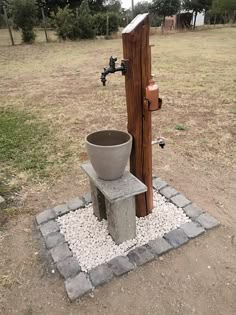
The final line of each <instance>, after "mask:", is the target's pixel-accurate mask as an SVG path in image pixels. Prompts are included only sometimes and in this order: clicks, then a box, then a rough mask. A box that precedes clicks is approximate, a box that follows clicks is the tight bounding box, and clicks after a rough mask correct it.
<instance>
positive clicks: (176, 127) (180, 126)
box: [175, 124, 187, 130]
mask: <svg viewBox="0 0 236 315" xmlns="http://www.w3.org/2000/svg"><path fill="white" fill-rule="evenodd" d="M186 129H187V128H186V127H185V126H184V125H181V124H177V125H176V126H175V130H186Z"/></svg>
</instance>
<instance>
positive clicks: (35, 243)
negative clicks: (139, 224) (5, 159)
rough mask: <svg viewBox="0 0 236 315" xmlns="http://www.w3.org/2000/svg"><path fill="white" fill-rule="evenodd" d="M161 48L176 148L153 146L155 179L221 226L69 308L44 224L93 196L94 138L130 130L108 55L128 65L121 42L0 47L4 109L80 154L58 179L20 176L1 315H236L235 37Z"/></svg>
mask: <svg viewBox="0 0 236 315" xmlns="http://www.w3.org/2000/svg"><path fill="white" fill-rule="evenodd" d="M0 42H1V33H0ZM151 43H153V44H155V47H153V54H152V56H153V72H154V73H156V75H157V81H158V83H159V85H160V90H161V96H162V98H163V109H162V111H161V112H158V113H153V138H155V136H158V135H159V134H161V135H163V136H164V137H166V138H167V146H166V148H165V149H163V150H162V149H160V148H159V147H157V146H155V147H153V174H155V175H158V176H160V177H162V178H163V179H165V180H166V181H167V182H168V183H169V184H171V185H173V186H174V187H175V188H176V189H177V190H179V191H181V192H182V193H183V194H184V195H186V196H187V197H188V198H189V199H191V200H192V201H193V202H195V203H197V204H198V205H199V206H201V207H202V208H203V209H206V210H207V211H208V212H209V213H211V214H212V215H213V216H215V217H216V218H217V219H218V220H219V221H220V222H221V226H220V227H219V228H217V229H215V230H212V231H210V232H209V233H207V234H206V235H204V236H202V237H200V238H198V239H196V240H194V241H192V242H190V243H189V244H187V245H186V246H184V247H182V248H180V249H178V250H176V251H173V252H170V253H169V254H167V255H165V256H164V258H163V260H159V261H156V262H152V263H150V264H148V265H146V266H144V267H141V268H138V270H136V271H133V272H131V273H130V274H129V275H127V276H126V277H122V278H120V279H115V280H114V281H112V282H111V283H109V284H107V285H105V286H104V287H101V288H99V289H96V290H95V291H94V293H93V295H91V296H90V297H89V296H88V297H85V298H83V299H82V300H81V301H80V302H75V303H70V302H69V301H68V299H67V297H66V294H65V291H64V287H63V280H62V279H60V278H59V276H58V274H57V273H56V272H55V271H54V268H53V266H52V265H51V264H50V262H49V260H48V258H47V257H45V255H46V253H45V251H44V248H43V244H42V242H41V238H40V235H39V233H38V231H37V228H36V226H35V223H34V217H35V214H36V213H38V212H39V211H41V210H43V209H45V208H47V207H51V206H54V205H56V204H59V203H60V202H62V201H64V200H66V199H69V198H71V197H74V196H78V195H81V194H83V193H84V192H85V191H87V190H88V184H87V180H86V178H85V177H84V176H83V174H82V173H81V171H80V168H79V165H80V163H81V162H82V161H83V159H84V151H85V149H84V144H83V139H84V137H85V135H86V134H87V133H88V132H90V131H93V130H95V129H98V128H109V127H113V128H119V129H125V128H126V108H125V94H124V80H123V78H122V77H121V76H119V75H118V74H117V75H113V76H110V77H108V84H107V87H106V88H103V87H102V85H101V83H100V81H99V77H100V71H101V69H102V68H103V67H104V66H106V65H107V64H108V59H109V57H110V55H111V54H113V55H116V56H117V57H118V58H119V59H121V58H122V43H121V40H120V39H116V40H112V41H105V40H99V41H98V40H97V41H91V42H82V43H50V44H49V45H47V44H42V43H40V44H35V45H34V46H25V45H19V46H16V47H8V46H4V45H0V46H1V47H0V64H1V68H0V78H1V85H0V106H1V107H2V108H11V109H18V110H27V111H30V112H31V113H33V114H35V115H37V117H38V119H39V120H42V121H44V122H47V123H48V124H49V126H50V128H51V129H52V130H53V131H54V132H55V135H57V137H58V139H60V141H62V142H64V141H68V143H69V145H70V148H71V150H72V151H73V155H72V157H71V159H70V160H69V161H68V162H65V165H63V166H62V167H61V168H58V171H57V174H56V175H57V176H55V179H54V174H53V176H52V177H53V178H50V177H49V179H48V180H45V181H29V179H28V177H27V174H22V173H21V174H16V177H17V179H18V181H19V183H20V184H21V191H20V192H19V195H17V200H18V206H19V209H23V210H25V211H22V214H20V215H18V216H14V217H13V218H12V219H10V220H9V221H8V222H7V223H6V224H5V225H4V226H2V227H1V229H0V252H1V256H0V313H1V314H4V315H5V314H6V315H7V314H23V315H29V314H49V315H50V314H52V315H53V314H109V315H110V314H130V315H133V314H135V315H137V314H138V315H139V314H140V315H141V314H142V315H143V314H145V315H146V314H158V315H159V314H163V315H164V314H168V315H169V314H183V315H189V314H199V315H205V314H206V315H211V314H214V315H215V314H222V315H223V314H224V315H231V314H232V315H233V314H236V238H235V235H236V211H235V210H236V180H235V179H236V165H235V156H236V154H235V153H236V152H235V130H236V129H235V117H236V116H235V114H236V107H235V106H236V88H235V85H236V84H235V83H236V79H235V78H236V67H235V63H236V57H235V53H234V52H235V48H236V28H231V29H230V28H227V29H216V30H209V31H204V32H203V31H202V32H195V33H192V32H189V33H177V34H173V35H168V36H158V35H155V36H152V37H151ZM179 124H181V125H182V126H184V130H176V125H179ZM3 166H4V165H3Z"/></svg>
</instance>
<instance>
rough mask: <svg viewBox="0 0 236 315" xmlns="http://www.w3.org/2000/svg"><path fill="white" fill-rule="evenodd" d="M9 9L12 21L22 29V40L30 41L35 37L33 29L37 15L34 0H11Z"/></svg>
mask: <svg viewBox="0 0 236 315" xmlns="http://www.w3.org/2000/svg"><path fill="white" fill-rule="evenodd" d="M11 10H12V16H13V22H14V23H15V25H16V26H17V27H18V28H20V29H21V31H22V40H23V41H24V42H25V43H32V42H33V41H34V40H35V37H36V35H35V33H34V31H33V27H34V25H35V21H36V17H37V7H36V4H35V0H12V1H11Z"/></svg>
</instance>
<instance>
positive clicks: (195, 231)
mask: <svg viewBox="0 0 236 315" xmlns="http://www.w3.org/2000/svg"><path fill="white" fill-rule="evenodd" d="M180 229H181V230H183V231H184V233H185V234H186V235H187V236H188V238H195V237H197V236H199V235H201V234H203V233H204V232H205V229H203V228H202V227H201V225H200V224H199V223H197V222H192V221H191V222H187V223H185V224H182V225H181V226H180Z"/></svg>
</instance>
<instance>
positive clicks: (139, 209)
mask: <svg viewBox="0 0 236 315" xmlns="http://www.w3.org/2000/svg"><path fill="white" fill-rule="evenodd" d="M122 39H123V54H124V59H125V60H127V62H126V64H127V73H126V76H125V88H126V103H127V113H128V132H129V133H131V134H132V136H133V141H134V143H133V148H132V152H131V157H130V171H131V173H133V174H134V175H135V176H136V177H137V178H138V179H140V180H141V181H142V182H143V183H144V184H145V185H146V186H147V187H148V191H147V192H146V193H143V194H141V195H138V196H137V197H136V214H137V216H139V217H141V216H146V215H147V214H149V213H150V212H151V210H152V208H153V189H152V144H151V142H152V132H151V112H150V111H148V106H147V104H146V103H145V91H146V87H147V85H148V83H149V80H150V78H151V49H150V46H149V18H148V14H140V15H138V16H136V18H135V19H134V20H133V21H132V22H131V23H130V24H129V25H127V26H126V28H125V29H124V30H123V32H122Z"/></svg>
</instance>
